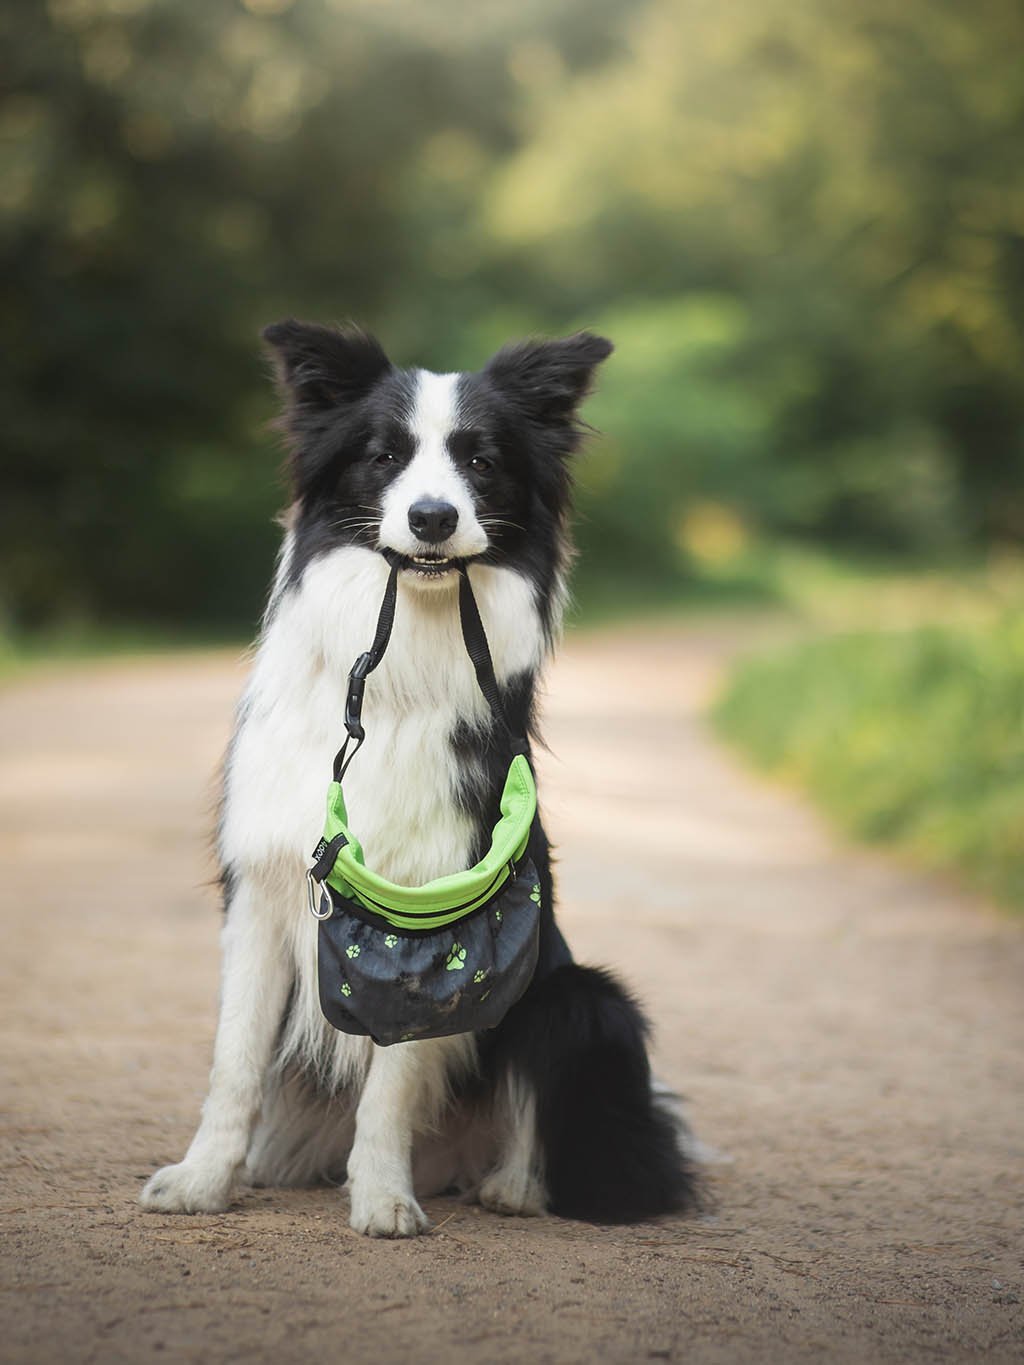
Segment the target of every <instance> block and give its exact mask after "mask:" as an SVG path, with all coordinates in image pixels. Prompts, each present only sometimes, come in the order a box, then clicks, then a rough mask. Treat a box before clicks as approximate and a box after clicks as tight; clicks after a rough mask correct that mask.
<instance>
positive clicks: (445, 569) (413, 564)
mask: <svg viewBox="0 0 1024 1365" xmlns="http://www.w3.org/2000/svg"><path fill="white" fill-rule="evenodd" d="M381 554H382V555H383V556H384V558H385V559H386V560H387V562H388V563H389V564H391V565H392V566H394V565H397V566H398V568H399V569H401V570H402V572H403V573H411V574H415V576H416V577H417V578H444V576H445V575H446V574H450V573H457V572H458V570H459V569H460V568H461V567H462V565H463V564H466V563H468V562H469V561H468V560H465V559H455V558H451V557H446V556H444V555H403V554H399V553H398V551H397V550H391V549H383V550H381Z"/></svg>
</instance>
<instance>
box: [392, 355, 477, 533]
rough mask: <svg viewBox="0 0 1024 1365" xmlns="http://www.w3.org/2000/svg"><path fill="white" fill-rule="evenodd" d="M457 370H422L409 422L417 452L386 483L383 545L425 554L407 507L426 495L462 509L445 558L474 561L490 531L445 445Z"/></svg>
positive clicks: (454, 414)
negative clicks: (483, 524)
mask: <svg viewBox="0 0 1024 1365" xmlns="http://www.w3.org/2000/svg"><path fill="white" fill-rule="evenodd" d="M458 382H459V376H458V375H457V374H431V373H430V372H429V371H428V370H420V371H419V373H418V376H417V382H416V400H415V405H414V407H413V411H412V416H411V419H410V422H409V426H410V429H411V432H412V436H413V439H414V440H415V442H416V453H415V454H414V455H413V458H412V459H411V460H410V461H409V463H408V465H407V466H406V467H405V469H403V470H402V472H401V474H399V476H398V478H397V479H395V480H394V482H393V483H392V484H391V485H390V486H389V487H388V490H387V492H386V493H385V495H384V499H383V502H382V504H381V513H382V515H381V522H380V543H381V544H382V545H385V546H387V547H388V548H389V549H392V550H397V551H398V553H399V554H403V555H417V554H422V552H423V543H422V541H420V540H418V539H417V538H416V536H415V535H414V534H413V532H412V531H411V529H410V527H409V508H410V507H412V505H413V504H414V503H416V502H418V501H420V499H422V498H432V499H436V500H437V501H439V502H448V503H451V505H452V506H453V507H454V508H455V510H456V512H457V513H458V517H459V521H458V526H457V527H456V529H455V532H454V534H453V535H452V536H450V537H449V539H448V540H446V541H445V542H444V543H443V544H442V545H438V546H436V547H434V549H436V552H437V553H438V554H439V555H440V556H442V557H444V556H447V557H449V558H455V559H470V558H472V556H473V555H478V554H482V553H483V552H484V550H486V548H487V534H486V532H485V531H484V529H483V527H482V526H481V525H480V522H479V521H478V520H477V515H476V506H475V504H474V502H473V493H472V489H471V488H470V486H469V484H468V483H467V482H466V480H465V478H464V477H463V475H462V474H461V473H460V472H459V470H458V468H457V467H456V464H455V461H454V460H453V459H452V457H451V455H450V454H449V453H448V448H447V445H446V442H447V438H448V434H449V432H451V431H454V430H455V429H456V427H457V426H458V416H459V414H458Z"/></svg>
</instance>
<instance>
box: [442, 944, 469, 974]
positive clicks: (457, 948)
mask: <svg viewBox="0 0 1024 1365" xmlns="http://www.w3.org/2000/svg"><path fill="white" fill-rule="evenodd" d="M444 965H445V968H446V970H448V971H449V972H461V971H462V969H463V967H464V966H465V965H466V950H465V948H463V946H462V944H461V943H453V944H452V946H451V951H450V952H449V954H448V956H447V958H446V959H445V964H444Z"/></svg>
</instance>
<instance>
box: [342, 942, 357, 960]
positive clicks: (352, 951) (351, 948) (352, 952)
mask: <svg viewBox="0 0 1024 1365" xmlns="http://www.w3.org/2000/svg"><path fill="white" fill-rule="evenodd" d="M345 956H346V957H358V956H359V944H358V943H350V944H349V945H348V947H347V948H346V949H345Z"/></svg>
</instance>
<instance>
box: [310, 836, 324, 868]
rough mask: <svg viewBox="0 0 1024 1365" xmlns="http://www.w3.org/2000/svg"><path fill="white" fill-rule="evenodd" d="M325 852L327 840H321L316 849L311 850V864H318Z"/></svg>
mask: <svg viewBox="0 0 1024 1365" xmlns="http://www.w3.org/2000/svg"><path fill="white" fill-rule="evenodd" d="M326 852H327V840H326V839H321V840H320V842H319V843H318V844H317V846H316V848H315V849H314V850H313V862H314V863H318V862H319V861H320V859H321V858H322V857H323V856H324V854H325V853H326Z"/></svg>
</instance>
